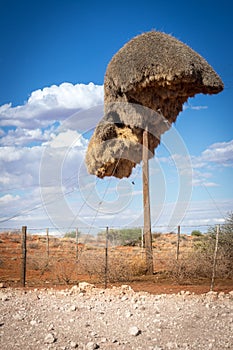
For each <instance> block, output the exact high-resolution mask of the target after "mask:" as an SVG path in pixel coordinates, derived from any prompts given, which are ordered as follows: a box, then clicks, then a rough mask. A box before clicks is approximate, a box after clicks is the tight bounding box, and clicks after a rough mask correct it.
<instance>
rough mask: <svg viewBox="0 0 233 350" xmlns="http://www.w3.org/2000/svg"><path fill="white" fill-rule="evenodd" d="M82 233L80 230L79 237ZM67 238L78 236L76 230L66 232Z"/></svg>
mask: <svg viewBox="0 0 233 350" xmlns="http://www.w3.org/2000/svg"><path fill="white" fill-rule="evenodd" d="M80 235H81V233H80V232H78V237H79V236H80ZM64 237H65V238H76V231H70V232H66V233H65V234H64Z"/></svg>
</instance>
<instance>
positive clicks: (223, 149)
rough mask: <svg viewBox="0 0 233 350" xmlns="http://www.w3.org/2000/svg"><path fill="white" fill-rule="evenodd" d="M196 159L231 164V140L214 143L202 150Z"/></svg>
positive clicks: (232, 151) (224, 164)
mask: <svg viewBox="0 0 233 350" xmlns="http://www.w3.org/2000/svg"><path fill="white" fill-rule="evenodd" d="M198 160H201V161H202V162H211V163H216V164H221V166H232V165H233V140H231V141H229V142H218V143H214V144H213V145H211V146H210V147H209V148H207V149H206V150H205V151H203V152H202V154H201V156H200V157H199V158H198Z"/></svg>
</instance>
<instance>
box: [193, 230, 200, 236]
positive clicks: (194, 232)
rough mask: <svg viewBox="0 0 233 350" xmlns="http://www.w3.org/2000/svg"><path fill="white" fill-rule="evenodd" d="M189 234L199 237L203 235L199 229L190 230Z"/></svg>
mask: <svg viewBox="0 0 233 350" xmlns="http://www.w3.org/2000/svg"><path fill="white" fill-rule="evenodd" d="M191 236H195V237H201V236H203V234H202V233H201V231H199V230H193V231H192V232H191Z"/></svg>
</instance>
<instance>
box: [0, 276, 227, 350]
mask: <svg viewBox="0 0 233 350" xmlns="http://www.w3.org/2000/svg"><path fill="white" fill-rule="evenodd" d="M75 348H77V349H78V350H79V349H83V350H93V349H122V350H123V349H135V350H136V349H138V350H139V349H146V350H167V349H168V350H169V349H195V350H197V349H203V350H207V349H213V350H222V349H233V291H232V292H230V293H228V294H224V293H215V292H210V293H207V294H202V295H195V294H191V293H189V292H180V293H179V294H171V295H169V294H167V295H166V294H162V295H151V294H149V293H145V292H137V293H136V292H134V291H133V290H132V289H131V288H130V287H129V286H121V287H118V288H116V287H115V288H112V289H106V290H104V289H98V288H94V286H92V285H90V284H87V283H85V282H83V283H80V284H79V286H74V287H72V288H71V289H66V290H54V289H43V290H37V289H34V290H28V291H25V290H22V289H10V288H2V289H1V290H0V349H1V350H5V349H7V350H11V349H24V350H27V349H34V350H47V349H59V350H69V349H75Z"/></svg>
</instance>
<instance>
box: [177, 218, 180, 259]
mask: <svg viewBox="0 0 233 350" xmlns="http://www.w3.org/2000/svg"><path fill="white" fill-rule="evenodd" d="M179 254H180V225H178V230H177V245H176V260H179Z"/></svg>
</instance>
